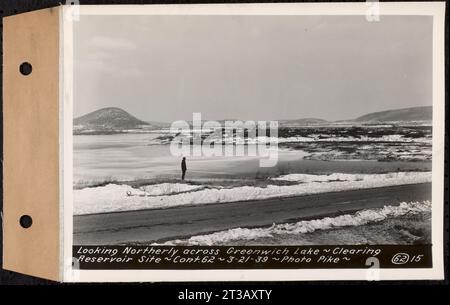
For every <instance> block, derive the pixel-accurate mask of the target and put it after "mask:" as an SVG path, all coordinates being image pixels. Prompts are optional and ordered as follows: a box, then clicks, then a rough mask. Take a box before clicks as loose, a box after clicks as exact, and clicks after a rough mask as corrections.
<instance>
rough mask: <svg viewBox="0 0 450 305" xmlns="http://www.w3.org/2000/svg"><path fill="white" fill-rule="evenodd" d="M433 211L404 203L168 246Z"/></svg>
mask: <svg viewBox="0 0 450 305" xmlns="http://www.w3.org/2000/svg"><path fill="white" fill-rule="evenodd" d="M430 211H431V202H430V201H423V202H409V203H406V202H402V203H400V205H399V206H384V207H383V208H381V209H371V210H362V211H359V212H357V213H355V214H346V215H341V216H337V217H332V218H331V217H326V218H322V219H315V220H307V221H299V222H296V223H287V224H278V225H275V224H274V225H272V226H271V227H269V228H255V229H247V228H236V229H231V230H226V231H220V232H216V233H212V234H208V235H198V236H193V237H191V238H189V239H187V240H174V241H168V242H166V243H165V245H176V244H188V245H207V246H212V245H220V244H224V243H228V242H231V241H236V240H254V239H258V238H267V237H273V236H274V235H283V234H305V233H311V232H314V231H317V230H327V229H333V228H340V227H347V226H360V225H365V224H368V223H373V222H378V221H382V220H385V219H386V218H388V217H398V216H402V215H406V214H418V213H423V212H430Z"/></svg>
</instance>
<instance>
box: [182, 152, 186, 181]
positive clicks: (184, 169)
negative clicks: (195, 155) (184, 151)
mask: <svg viewBox="0 0 450 305" xmlns="http://www.w3.org/2000/svg"><path fill="white" fill-rule="evenodd" d="M186 170H187V167H186V157H183V160H181V180H184V176H185V175H186Z"/></svg>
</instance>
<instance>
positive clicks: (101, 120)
mask: <svg viewBox="0 0 450 305" xmlns="http://www.w3.org/2000/svg"><path fill="white" fill-rule="evenodd" d="M73 124H74V127H75V126H76V127H77V128H78V129H80V128H81V129H92V130H124V129H135V128H140V127H141V126H143V125H149V123H147V122H144V121H141V120H139V119H138V118H136V117H134V116H132V115H131V114H129V113H128V112H126V111H125V110H123V109H121V108H116V107H108V108H102V109H99V110H96V111H94V112H91V113H88V114H86V115H83V116H81V117H78V118H76V119H74V120H73Z"/></svg>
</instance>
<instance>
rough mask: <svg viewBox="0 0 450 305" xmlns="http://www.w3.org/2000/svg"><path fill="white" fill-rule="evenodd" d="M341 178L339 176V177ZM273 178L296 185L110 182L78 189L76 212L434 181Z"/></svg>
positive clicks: (405, 175)
mask: <svg viewBox="0 0 450 305" xmlns="http://www.w3.org/2000/svg"><path fill="white" fill-rule="evenodd" d="M336 178H339V179H336ZM273 180H286V181H295V182H298V184H294V185H270V184H269V185H267V187H256V186H239V187H233V188H220V187H218V188H205V186H201V185H200V186H199V185H188V184H180V183H174V184H168V183H163V184H156V185H148V186H144V187H141V188H140V189H137V188H133V187H131V186H129V185H125V184H121V185H118V184H108V185H106V186H100V187H90V188H84V189H81V190H74V191H73V192H74V194H73V195H74V214H75V215H83V214H95V213H107V212H118V211H132V210H143V209H154V208H168V207H174V206H183V205H196V204H208V203H226V202H236V201H246V200H262V199H269V198H279V197H290V196H301V195H310V194H318V193H326V192H335V191H345V190H354V189H367V188H375V187H383V186H393V185H403V184H415V183H425V182H431V172H398V173H387V174H339V173H337V174H332V175H305V174H289V175H285V176H281V177H278V178H273Z"/></svg>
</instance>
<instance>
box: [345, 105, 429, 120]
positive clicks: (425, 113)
mask: <svg viewBox="0 0 450 305" xmlns="http://www.w3.org/2000/svg"><path fill="white" fill-rule="evenodd" d="M432 114H433V108H432V106H423V107H411V108H402V109H394V110H386V111H379V112H372V113H368V114H365V115H363V116H360V117H358V118H356V119H354V120H353V121H355V122H395V121H402V122H407V121H431V120H432Z"/></svg>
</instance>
